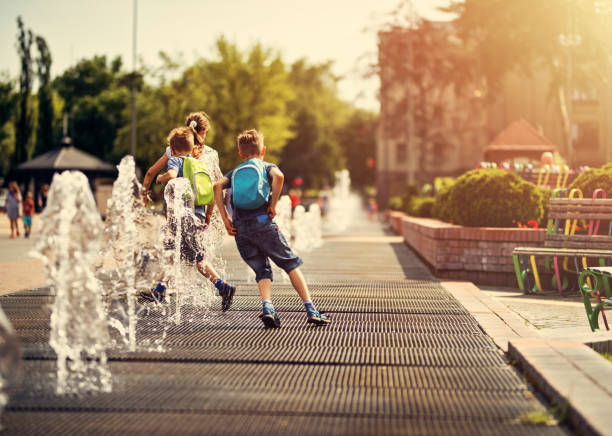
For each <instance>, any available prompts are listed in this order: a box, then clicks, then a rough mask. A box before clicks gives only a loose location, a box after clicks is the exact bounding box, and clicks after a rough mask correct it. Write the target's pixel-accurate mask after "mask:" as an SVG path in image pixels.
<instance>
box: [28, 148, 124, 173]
mask: <svg viewBox="0 0 612 436" xmlns="http://www.w3.org/2000/svg"><path fill="white" fill-rule="evenodd" d="M66 142H67V141H66ZM64 170H79V171H83V172H85V173H96V174H98V175H109V176H111V175H116V174H117V168H116V167H115V166H114V165H112V164H109V163H107V162H104V161H102V160H100V159H98V158H97V157H95V156H93V155H91V154H89V153H86V152H84V151H82V150H79V149H78V148H76V147H75V146H73V145H65V146H62V147H58V148H55V149H53V150H50V151H48V152H46V153H43V154H41V155H40V156H36V157H35V158H33V159H31V160H29V161H27V162H24V163H22V164H20V165H18V166H17V171H18V172H20V173H25V172H47V171H53V172H55V171H64Z"/></svg>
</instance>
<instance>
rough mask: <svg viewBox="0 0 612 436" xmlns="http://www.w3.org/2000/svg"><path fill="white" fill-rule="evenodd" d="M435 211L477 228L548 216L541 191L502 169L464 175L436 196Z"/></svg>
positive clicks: (512, 224) (445, 218)
mask: <svg viewBox="0 0 612 436" xmlns="http://www.w3.org/2000/svg"><path fill="white" fill-rule="evenodd" d="M433 211H434V214H435V216H436V218H439V219H443V220H445V221H449V222H453V223H455V224H460V225H463V226H473V227H516V225H517V222H519V221H520V222H522V223H526V222H528V221H529V220H536V221H538V222H542V219H543V216H544V210H543V208H542V194H541V192H540V190H539V189H538V188H537V187H536V186H535V185H534V184H533V183H529V182H526V181H525V180H523V179H522V178H520V177H519V176H517V175H516V174H514V173H511V172H507V171H503V170H500V169H479V170H472V171H468V172H467V173H465V174H463V175H462V176H461V177H459V178H458V179H457V180H456V181H455V183H454V184H453V185H452V186H450V187H449V188H448V189H445V190H442V191H440V192H439V193H438V195H436V199H435V205H434V208H433Z"/></svg>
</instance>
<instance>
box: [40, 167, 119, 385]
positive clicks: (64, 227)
mask: <svg viewBox="0 0 612 436" xmlns="http://www.w3.org/2000/svg"><path fill="white" fill-rule="evenodd" d="M40 222H41V227H40V233H39V237H38V240H37V241H36V245H35V248H34V249H35V251H36V252H37V253H39V254H40V257H41V259H42V261H43V265H44V267H45V270H46V273H47V277H48V278H49V281H50V282H51V284H52V286H53V288H54V289H55V292H56V297H55V301H54V304H53V311H52V313H51V335H50V339H49V344H50V345H51V347H52V348H53V349H54V350H55V353H56V354H57V366H58V374H57V388H56V390H57V393H58V394H64V393H81V392H87V391H103V392H109V391H110V390H111V387H112V384H111V378H110V371H109V369H108V365H107V360H106V349H107V348H108V347H109V345H110V340H109V335H108V329H107V320H106V313H105V310H104V304H103V301H102V292H101V287H100V283H99V281H98V280H97V278H96V276H95V273H94V268H93V264H94V263H95V261H96V258H97V257H98V256H99V249H100V244H101V240H102V222H101V220H100V216H99V215H98V212H97V209H96V205H95V202H94V199H93V195H92V193H91V190H90V189H89V183H88V181H87V178H86V177H85V176H84V175H83V174H82V173H80V172H69V171H65V172H63V173H62V174H56V175H55V176H54V177H53V183H52V184H51V188H50V190H49V197H48V200H47V206H46V208H45V209H44V211H43V213H42V214H41V217H40Z"/></svg>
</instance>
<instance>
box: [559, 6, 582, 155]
mask: <svg viewBox="0 0 612 436" xmlns="http://www.w3.org/2000/svg"><path fill="white" fill-rule="evenodd" d="M570 2H571V0H567V33H564V34H561V35H559V43H560V44H561V45H562V46H563V47H565V49H566V55H567V69H566V73H567V75H566V88H567V89H566V93H565V95H566V102H565V111H566V118H567V127H566V129H567V131H566V141H567V143H566V148H567V150H566V151H567V163H568V165H569V166H570V167H571V166H572V165H573V163H574V146H573V140H572V136H573V134H572V88H573V63H572V49H573V47H576V46H579V45H580V44H581V43H582V37H581V36H580V35H578V34H576V33H573V32H572V27H573V26H572V14H571V8H570Z"/></svg>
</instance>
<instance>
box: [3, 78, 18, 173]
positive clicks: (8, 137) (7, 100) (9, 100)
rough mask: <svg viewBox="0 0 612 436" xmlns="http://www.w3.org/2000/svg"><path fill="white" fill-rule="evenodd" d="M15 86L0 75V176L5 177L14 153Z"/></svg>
mask: <svg viewBox="0 0 612 436" xmlns="http://www.w3.org/2000/svg"><path fill="white" fill-rule="evenodd" d="M14 88H15V84H14V83H13V81H12V80H10V79H9V78H8V76H6V75H0V171H1V172H0V174H2V175H6V174H8V172H9V169H10V167H11V157H12V156H13V153H14V151H15V126H14V123H13V121H14V119H15V108H16V103H17V93H16V92H15V89H14Z"/></svg>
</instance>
